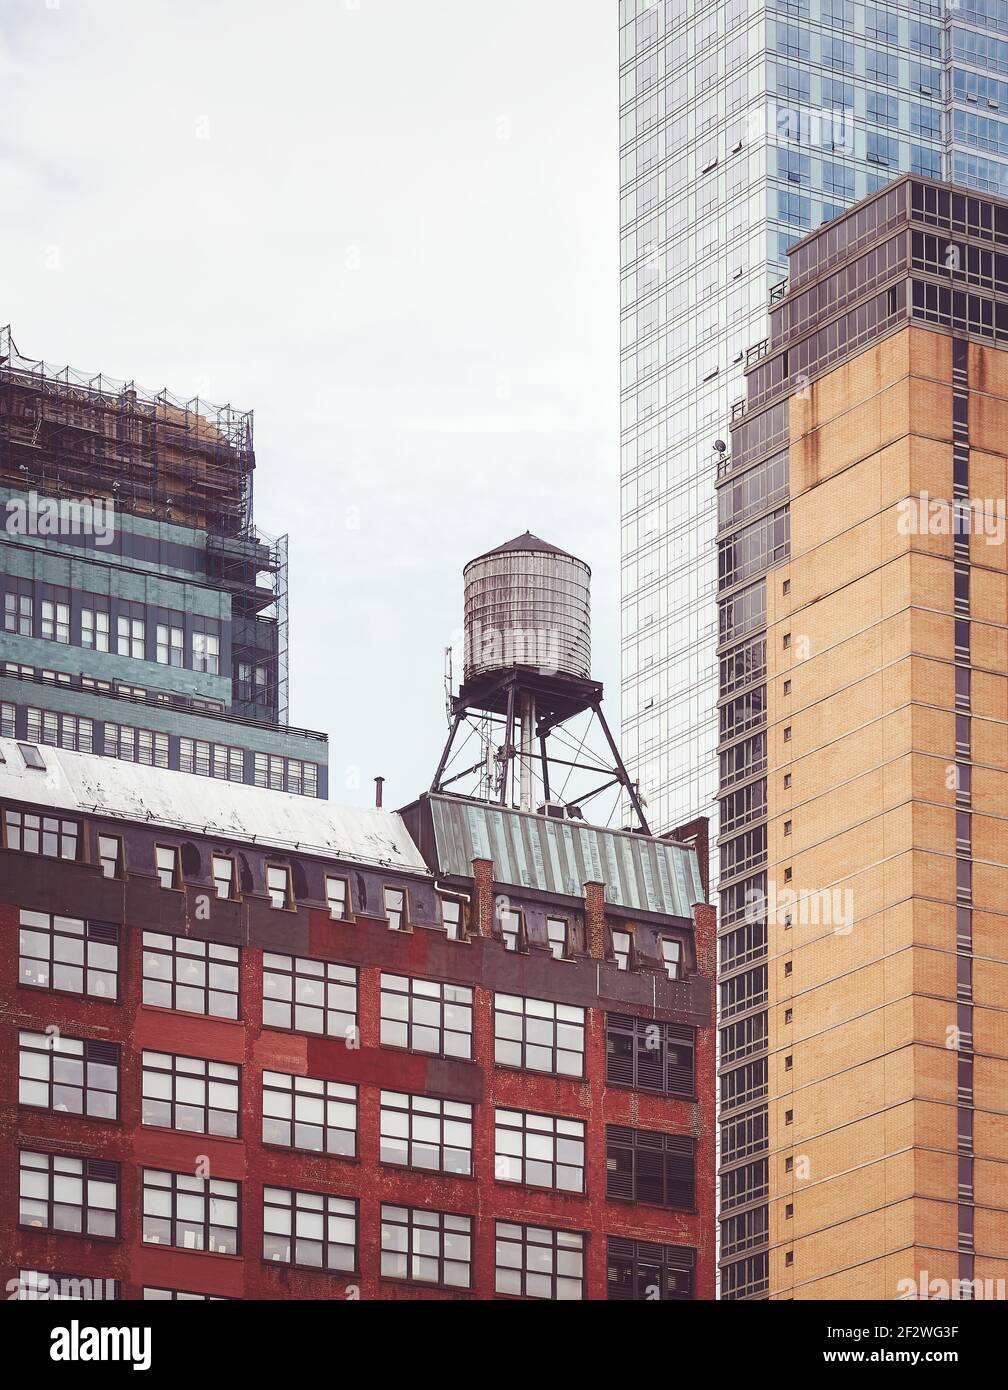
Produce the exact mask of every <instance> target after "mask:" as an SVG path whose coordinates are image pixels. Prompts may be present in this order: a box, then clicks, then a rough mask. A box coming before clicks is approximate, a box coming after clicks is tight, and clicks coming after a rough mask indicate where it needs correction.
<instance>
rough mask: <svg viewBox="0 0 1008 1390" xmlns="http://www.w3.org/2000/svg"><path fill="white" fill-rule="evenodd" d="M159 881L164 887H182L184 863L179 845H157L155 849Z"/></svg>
mask: <svg viewBox="0 0 1008 1390" xmlns="http://www.w3.org/2000/svg"><path fill="white" fill-rule="evenodd" d="M154 856H155V864H156V866H157V876H158V882H159V883H160V885H161V887H162V888H174V889H179V888H181V887H182V863H181V855H180V854H179V851H178V847H177V846H173V845H157V846H156V847H155V850H154Z"/></svg>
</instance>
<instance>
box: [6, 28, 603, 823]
mask: <svg viewBox="0 0 1008 1390" xmlns="http://www.w3.org/2000/svg"><path fill="white" fill-rule="evenodd" d="M617 79H618V31H617V5H616V0H548V2H547V3H544V0H508V3H507V4H504V5H501V4H494V3H491V2H490V0H426V2H425V3H420V0H300V3H298V0H293V3H285V4H282V5H280V4H277V3H276V0H269V3H265V2H264V0H240V3H238V2H237V0H212V2H211V3H207V0H144V3H143V4H138V3H136V0H3V6H2V9H0V86H2V89H3V91H4V96H5V101H4V106H5V113H6V114H5V121H4V130H3V133H2V134H0V206H2V207H3V216H2V218H0V324H4V323H8V322H9V323H10V324H11V327H12V334H13V337H14V341H15V342H16V344H17V346H18V348H19V349H20V351H21V352H22V353H23V354H25V355H26V356H29V357H41V358H45V359H46V361H48V362H52V363H54V364H56V365H58V366H59V365H62V364H64V363H69V364H70V365H71V366H73V367H75V368H78V369H81V370H86V371H89V372H93V373H97V372H98V371H101V372H104V373H106V374H108V375H109V376H112V377H116V378H122V379H132V380H135V381H136V382H137V383H139V384H141V385H142V386H145V387H150V388H155V389H158V388H161V387H163V386H167V387H168V389H169V390H170V391H172V392H173V393H174V394H175V395H178V396H182V397H189V396H192V395H195V394H199V395H201V396H203V397H205V398H206V399H208V400H212V401H215V402H218V403H220V402H230V403H232V404H233V405H235V406H236V407H240V408H242V409H249V408H251V409H252V410H254V412H255V445H256V459H257V469H256V475H255V510H256V522H257V524H258V526H259V527H260V529H261V530H263V531H264V532H266V533H268V534H270V535H280V534H282V533H284V532H286V533H287V534H288V535H289V537H290V581H289V582H290V617H291V629H290V643H291V648H290V650H291V670H290V681H291V684H290V697H291V699H290V719H291V722H292V723H294V724H297V725H299V726H302V727H307V728H312V729H321V730H324V731H326V732H327V733H328V734H329V739H330V748H329V763H330V798H331V799H332V800H334V801H337V802H343V803H347V804H351V803H355V802H356V803H367V802H370V801H371V800H372V799H373V793H374V788H373V782H372V779H373V778H374V777H375V776H376V775H378V774H382V775H383V776H384V777H385V779H386V782H385V801H386V805H402V804H405V803H406V802H408V801H410V800H412V799H413V797H414V796H415V795H417V794H418V793H419V792H420V791H422V790H424V789H426V787H427V786H428V785H429V782H430V779H431V776H432V774H433V772H434V769H435V768H436V766H437V762H438V758H439V755H440V752H441V747H442V745H443V743H444V739H445V736H446V732H447V722H446V715H445V696H444V676H443V668H444V649H445V647H446V646H448V645H450V644H451V643H453V642H455V641H457V640H458V634H459V631H460V628H461V622H462V569H463V566H464V564H465V563H466V561H467V560H469V559H470V558H472V557H473V556H475V555H479V554H481V553H482V552H484V551H486V550H488V549H490V548H491V547H493V546H494V545H496V544H498V543H499V542H502V541H504V540H508V539H510V538H511V537H512V536H514V535H516V534H518V533H520V532H522V531H525V530H531V531H533V532H535V533H536V534H538V535H540V536H543V537H544V538H545V539H547V540H549V541H552V542H553V543H554V544H557V545H560V546H561V547H562V548H564V549H565V550H568V551H571V552H572V553H574V554H576V555H578V556H580V557H581V558H582V559H584V560H586V561H587V562H588V563H589V564H590V565H591V567H592V572H593V579H592V588H593V606H592V621H593V646H594V660H593V666H594V674H595V676H596V678H598V679H601V680H603V681H604V682H605V685H606V690H607V692H608V698H607V701H606V707H607V711H608V716H609V722H610V724H611V725H612V727H613V729H614V731H618V727H619V682H618V674H619V385H618V382H619V377H618V371H619V295H618V291H619V263H618V216H619V205H618V197H619V184H618V174H619V171H618V81H617Z"/></svg>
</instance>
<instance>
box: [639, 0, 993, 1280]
mask: <svg viewBox="0 0 1008 1390" xmlns="http://www.w3.org/2000/svg"><path fill="white" fill-rule="evenodd" d="M999 33H1000V34H1008V4H1005V3H1003V2H1002V0H951V3H950V4H949V5H948V6H947V7H943V6H941V5H939V4H938V3H937V0H915V3H912V4H910V5H908V4H905V3H904V4H885V5H883V4H874V5H872V4H861V3H854V0H777V3H767V2H766V0H722V2H721V3H704V0H689V3H687V0H664V2H663V3H662V0H658V2H657V3H656V2H655V0H621V3H620V63H621V199H622V206H621V236H622V245H621V275H622V296H621V313H622V345H621V363H622V394H621V401H622V412H623V419H622V469H621V477H622V489H623V493H622V521H623V719H624V726H623V746H624V752H625V756H626V759H627V763H628V765H629V766H630V767H631V768H636V769H637V771H638V774H639V776H640V779H641V787H642V791H643V793H644V795H645V797H646V799H647V802H648V804H649V818H650V822H651V824H652V826H654V827H655V828H656V829H657V830H663V829H668V828H670V827H672V826H675V825H677V824H681V823H683V822H685V821H688V820H689V819H691V818H692V817H693V816H695V815H696V814H698V813H700V812H706V813H708V814H711V815H712V819H713V821H714V825H715V834H716V836H717V832H718V829H719V828H720V829H723V833H722V834H721V835H720V837H719V838H720V844H719V852H718V854H717V862H716V863H715V864H714V866H713V867H714V872H715V874H719V875H720V883H721V922H720V926H721V931H722V934H723V935H724V937H725V939H724V941H723V942H722V945H723V948H724V949H723V951H722V971H723V977H722V984H721V1000H720V1003H721V1017H722V1025H723V1030H722V1034H721V1039H720V1041H721V1048H720V1063H721V1065H720V1073H721V1080H720V1093H721V1103H722V1104H721V1115H722V1141H724V1132H725V1126H727V1129H728V1133H729V1134H731V1135H733V1136H736V1137H737V1136H738V1135H748V1136H750V1138H751V1139H752V1143H753V1146H754V1147H752V1148H751V1149H748V1150H746V1151H745V1152H747V1153H751V1154H752V1155H754V1157H753V1160H752V1162H749V1163H747V1164H746V1165H745V1166H744V1168H738V1169H734V1170H733V1171H732V1172H730V1173H726V1175H725V1177H724V1178H723V1179H722V1185H723V1184H724V1183H725V1182H728V1184H729V1198H730V1201H729V1209H735V1208H737V1207H738V1206H739V1205H740V1204H741V1205H742V1206H743V1207H745V1208H746V1214H745V1224H744V1230H743V1227H741V1226H739V1224H738V1222H739V1218H733V1220H734V1223H735V1224H734V1225H732V1230H731V1239H730V1240H729V1239H728V1237H727V1236H725V1238H724V1239H723V1241H722V1250H721V1255H722V1293H723V1296H727V1297H735V1298H746V1297H761V1296H763V1295H764V1294H765V1291H766V1277H765V1276H766V1255H765V1253H762V1254H761V1251H762V1252H765V1251H766V1249H767V1234H768V1233H767V1227H766V1208H765V1207H761V1206H759V1205H756V1206H754V1205H753V1203H754V1202H756V1201H757V1200H758V1198H759V1196H760V1192H759V1190H758V1189H759V1185H760V1182H761V1181H762V1180H764V1179H765V1171H764V1174H763V1179H761V1176H760V1172H761V1164H762V1166H763V1169H764V1170H765V1164H766V1160H765V1159H762V1160H761V1159H760V1157H759V1154H760V1153H761V1152H765V1143H764V1142H763V1141H764V1140H765V1138H766V1100H765V1096H766V1076H765V1067H766V1061H765V1057H766V1051H765V1049H766V1030H765V1022H766V1015H765V1007H766V1003H765V999H766V995H765V981H766V965H765V964H762V963H761V959H760V952H759V951H758V950H757V948H756V946H755V945H752V949H751V950H750V951H749V954H748V955H747V956H744V958H743V957H738V956H737V952H736V955H735V956H732V955H731V952H732V951H733V950H736V947H737V945H738V942H737V941H736V938H737V937H738V936H739V932H738V930H736V929H735V926H734V924H735V923H736V921H737V920H740V912H741V906H740V905H741V903H742V900H743V897H744V893H743V890H744V889H745V888H746V887H747V885H751V884H752V883H754V882H756V881H757V880H759V879H760V874H761V873H762V880H761V881H762V882H763V883H764V886H765V881H766V872H765V870H766V857H765V852H764V853H763V856H762V861H761V860H760V856H759V854H758V852H757V850H758V846H759V844H760V843H762V844H763V845H764V850H765V830H764V832H763V838H762V841H761V840H760V834H759V831H758V827H757V829H756V830H753V829H752V828H749V827H751V826H752V825H754V824H755V822H756V821H757V820H758V819H759V818H760V810H759V808H760V806H762V808H763V814H764V815H765V795H764V796H762V798H761V796H760V790H761V788H760V784H759V773H760V766H759V765H758V760H757V761H753V759H754V758H755V757H756V754H755V753H753V750H754V749H756V750H757V751H758V747H759V740H760V738H761V737H765V735H761V734H760V733H759V730H760V728H761V727H762V728H765V727H766V715H765V703H764V700H763V692H762V689H761V686H760V681H761V679H762V673H761V670H760V669H757V667H758V665H759V659H760V658H759V652H760V651H761V650H762V645H763V644H762V643H761V641H760V640H757V638H754V637H753V636H752V633H753V632H754V631H755V629H756V628H757V627H758V626H759V624H758V622H757V621H756V616H757V615H756V614H754V613H753V614H747V613H746V612H745V611H744V609H745V603H746V598H747V592H748V591H747V590H745V588H744V585H743V581H744V580H745V578H746V574H749V575H751V576H752V577H753V580H755V577H756V576H757V575H758V574H759V572H760V571H761V570H762V571H764V572H765V570H766V569H767V568H768V567H769V565H771V564H774V563H777V560H778V558H779V557H778V555H777V554H776V552H775V553H774V554H771V553H769V552H768V553H762V552H761V553H756V550H758V549H759V546H758V545H757V544H756V541H757V540H759V544H760V545H764V549H765V548H766V546H771V545H777V546H783V547H784V548H785V551H786V546H787V536H786V517H784V520H783V522H782V526H783V530H782V531H781V534H780V535H778V534H777V531H776V530H775V529H774V528H773V527H770V526H765V525H762V524H760V525H757V524H756V521H755V520H754V519H755V518H757V517H759V516H760V514H761V513H763V512H767V511H768V509H770V508H771V507H773V506H774V505H777V504H778V503H779V496H778V494H781V495H783V494H786V488H787V480H786V476H782V477H780V478H777V476H776V474H775V473H774V470H773V469H772V468H764V469H762V470H760V471H759V472H754V473H753V475H752V477H751V478H749V479H748V484H749V487H748V491H746V490H745V486H744V485H743V491H742V492H738V489H735V488H732V487H723V488H722V489H721V493H720V506H721V508H722V511H723V514H722V515H721V516H720V517H719V516H718V506H719V503H718V501H716V500H715V482H716V479H717V477H718V476H719V471H720V472H721V473H722V474H723V475H725V481H726V482H727V481H728V478H727V469H728V467H729V459H728V457H727V449H728V444H727V441H728V440H729V438H730V435H729V427H730V425H731V424H736V425H738V424H739V422H740V421H741V418H742V409H743V407H742V397H743V396H744V394H745V393H744V386H743V375H742V373H743V369H744V368H745V366H746V365H747V362H748V363H750V364H752V363H753V362H754V361H758V360H760V357H761V354H762V352H763V349H764V346H765V339H766V337H767V332H768V315H767V310H768V306H769V304H770V302H771V301H772V300H773V299H775V298H779V296H780V293H781V290H782V288H783V286H782V281H783V279H784V277H785V276H786V273H787V266H786V259H787V258H786V252H787V248H788V247H789V246H790V245H791V244H793V243H794V242H795V241H797V240H798V239H800V238H801V237H803V236H804V235H806V234H807V233H808V232H809V231H810V230H812V229H813V228H815V227H817V226H818V225H820V224H821V223H823V222H826V221H829V220H830V219H832V218H834V217H835V216H837V215H838V214H839V213H840V212H842V211H843V210H844V209H845V208H846V207H848V206H850V205H851V204H852V203H854V202H857V201H859V200H860V199H862V198H864V197H866V196H867V195H868V194H870V193H873V192H875V191H876V190H878V189H879V188H880V187H882V186H884V185H885V184H887V183H890V182H891V181H892V180H893V179H894V178H896V177H898V176H899V175H900V174H902V173H905V172H908V171H909V172H912V173H915V174H918V175H922V176H924V177H930V178H950V179H953V180H954V181H956V182H958V183H960V184H963V185H967V186H970V187H973V188H976V189H979V190H981V191H984V192H992V193H998V194H1002V195H1005V194H1008V41H1005V40H1002V39H1001V38H999V37H998V34H999ZM998 73H1001V74H1003V76H1004V78H1005V79H1006V80H1004V81H1003V80H1001V78H999V77H998ZM999 110H1004V111H1005V113H1006V120H1004V121H1002V120H1000V119H999V117H998V112H999ZM999 156H1001V157H1000V158H999ZM821 309H822V312H823V313H824V314H825V313H828V309H829V306H828V305H826V304H824V305H822V306H821ZM756 423H757V424H758V422H756ZM770 442H772V441H766V443H767V444H768V445H769V443H770ZM764 452H765V450H764ZM785 468H786V460H785ZM761 479H762V480H763V482H764V483H765V487H764V488H763V491H762V492H761V491H760V488H759V487H758V486H757V484H759V483H760V480H761ZM775 480H776V481H775ZM754 488H755V491H754ZM775 488H776V492H774V489H775ZM767 489H769V491H767ZM782 490H783V492H782ZM736 493H738V495H736ZM757 493H759V495H757ZM782 516H784V514H783V513H782ZM744 521H745V522H748V523H749V531H751V533H752V537H754V538H756V539H752V540H751V538H750V537H749V536H748V535H747V537H746V538H745V539H744V547H748V549H746V551H745V566H746V572H745V574H743V573H740V570H739V556H740V554H741V553H742V551H741V550H740V536H739V535H736V534H735V533H736V532H737V530H738V524H740V523H742V522H744ZM760 538H762V539H760ZM750 541H751V543H750ZM764 542H765V544H764ZM754 546H755V549H754ZM744 547H743V548H744ZM750 552H752V553H750ZM752 592H753V593H755V588H754V589H753V590H752ZM764 684H765V682H764ZM715 709H717V710H718V714H717V715H716V716H715ZM754 779H755V780H754ZM728 788H732V790H731V791H730V792H729V791H728ZM719 789H721V790H723V791H724V792H725V797H724V799H723V800H722V801H719V799H718V793H719ZM764 791H765V787H764ZM740 808H741V809H740ZM746 808H748V809H746ZM722 811H723V812H724V817H723V820H722V815H721V812H722ZM743 827H746V828H743ZM715 843H718V839H717V838H716V839H715ZM755 940H756V934H755V933H754V934H753V942H755ZM763 941H764V946H763V952H762V960H763V961H765V930H764V936H763ZM726 953H727V954H726ZM761 971H762V978H763V987H762V988H763V993H762V995H761V994H760V985H759V977H760V972H761ZM743 985H744V989H743ZM728 1019H730V1020H731V1022H730V1023H728V1022H727V1020H728ZM729 1034H730V1037H729ZM740 1039H745V1040H746V1041H745V1043H744V1045H743V1044H742V1043H741V1042H740ZM761 1040H762V1041H761ZM761 1051H762V1055H763V1061H762V1063H761V1062H760V1056H759V1054H760V1052H761ZM760 1065H762V1067H763V1068H764V1072H763V1081H762V1083H760V1078H759V1075H758V1069H759V1067H760ZM761 1085H762V1089H761ZM761 1097H763V1098H764V1099H762V1100H761ZM761 1135H762V1136H763V1139H762V1140H761V1139H760V1136H761ZM733 1142H734V1141H733ZM747 1142H748V1141H747ZM735 1156H736V1157H737V1156H738V1155H737V1154H736V1155H735ZM742 1178H744V1180H745V1183H746V1184H747V1185H748V1186H747V1187H746V1190H745V1191H744V1192H743V1191H741V1190H736V1188H735V1187H732V1186H731V1184H732V1183H733V1182H734V1181H735V1180H741V1179H742ZM724 1195H725V1194H724V1191H722V1197H724ZM729 1224H731V1223H729ZM740 1231H742V1234H741V1235H740Z"/></svg>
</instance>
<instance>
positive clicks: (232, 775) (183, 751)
mask: <svg viewBox="0 0 1008 1390" xmlns="http://www.w3.org/2000/svg"><path fill="white" fill-rule="evenodd" d="M179 771H180V772H194V773H195V774H196V776H197V777H215V778H216V779H217V780H218V781H221V782H242V781H244V780H245V754H244V752H243V751H242V750H241V749H240V748H235V747H233V746H231V745H230V744H226V743H210V742H209V741H208V740H207V739H201V738H180V739H179Z"/></svg>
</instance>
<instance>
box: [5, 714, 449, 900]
mask: <svg viewBox="0 0 1008 1390" xmlns="http://www.w3.org/2000/svg"><path fill="white" fill-rule="evenodd" d="M21 742H22V740H19V739H12V738H0V757H2V758H3V761H2V762H0V801H4V802H26V803H28V804H30V805H34V806H41V807H51V808H52V809H53V810H61V811H70V812H76V813H77V814H78V815H93V816H100V817H101V816H105V817H110V818H112V819H116V820H130V821H137V822H140V823H141V824H153V825H161V826H164V827H165V829H168V830H171V831H174V832H175V833H176V834H178V833H180V832H188V833H190V834H193V835H206V836H209V837H210V838H211V839H214V838H216V839H221V840H229V841H232V840H238V841H245V842H246V843H248V844H254V845H273V846H276V847H277V848H282V849H285V850H300V851H302V852H303V853H305V854H310V855H314V856H316V857H318V858H323V859H340V860H356V861H358V862H359V863H361V864H370V865H374V866H377V867H382V868H396V869H401V870H403V871H405V872H408V873H413V874H422V875H423V876H424V877H425V878H428V877H430V871H429V869H428V868H427V866H426V864H425V863H424V861H423V859H422V857H421V855H420V851H419V850H418V849H417V847H416V845H414V843H413V841H412V839H411V838H410V835H409V832H408V831H407V829H406V826H405V824H404V822H403V819H402V817H401V816H400V815H399V814H398V813H397V812H395V811H383V810H379V809H377V808H376V807H369V806H364V807H357V806H352V807H345V806H334V805H332V803H331V802H329V801H320V800H318V799H317V798H315V797H307V796H295V795H293V793H291V792H276V791H268V790H267V789H266V788H264V787H250V786H246V785H245V784H244V783H242V782H225V781H219V780H217V779H216V778H211V777H198V776H196V775H195V774H193V773H188V772H171V771H168V770H167V769H165V768H160V767H146V766H144V765H142V764H139V763H127V762H119V761H118V760H117V759H115V758H100V757H97V756H95V755H94V754H91V753H71V752H69V751H68V750H67V749H65V748H50V747H48V746H47V745H37V744H26V746H27V747H32V748H37V749H38V752H39V754H40V756H41V757H42V759H43V761H44V763H45V771H44V772H43V771H42V770H41V769H37V768H30V767H28V766H27V765H26V763H25V760H24V758H23V757H22V755H21V750H20V747H19V744H20V743H21Z"/></svg>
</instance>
